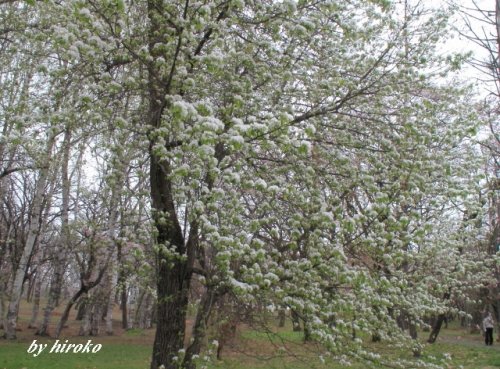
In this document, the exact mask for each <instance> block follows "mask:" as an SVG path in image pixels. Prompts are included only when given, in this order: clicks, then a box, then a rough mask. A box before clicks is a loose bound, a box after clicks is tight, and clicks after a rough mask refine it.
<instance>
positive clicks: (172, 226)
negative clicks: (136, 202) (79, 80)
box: [148, 1, 194, 369]
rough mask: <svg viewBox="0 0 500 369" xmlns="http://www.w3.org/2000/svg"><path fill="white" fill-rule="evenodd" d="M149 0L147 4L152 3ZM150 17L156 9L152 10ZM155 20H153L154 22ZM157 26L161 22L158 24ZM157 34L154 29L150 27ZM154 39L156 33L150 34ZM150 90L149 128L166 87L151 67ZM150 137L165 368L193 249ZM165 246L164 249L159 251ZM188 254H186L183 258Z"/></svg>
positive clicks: (155, 357) (159, 348)
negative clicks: (183, 228) (184, 233)
mask: <svg viewBox="0 0 500 369" xmlns="http://www.w3.org/2000/svg"><path fill="white" fill-rule="evenodd" d="M153 3H155V1H150V2H149V5H150V6H155V4H153ZM151 11H152V12H153V13H155V14H154V15H153V18H154V17H156V16H157V15H156V10H152V9H151ZM157 22H158V21H157V20H156V21H154V22H153V23H154V24H156V23H157ZM157 26H158V27H160V26H161V25H157ZM151 32H152V34H156V30H154V31H153V30H152V31H151ZM151 37H152V39H151V40H150V41H151V42H155V40H156V37H157V36H151ZM149 76H150V86H149V88H150V90H149V104H150V106H149V115H148V120H149V124H150V126H151V128H153V129H156V128H159V127H160V124H161V117H162V114H163V110H164V108H165V90H164V89H163V88H161V87H159V86H158V81H157V80H156V78H155V71H154V70H151V71H150V73H149ZM156 144H157V142H156V140H155V139H151V142H150V147H149V154H150V191H151V207H152V213H153V221H154V225H155V228H156V231H157V232H156V240H155V241H156V242H155V243H156V245H157V246H158V251H157V254H156V258H157V260H156V272H157V274H156V278H157V280H156V285H157V287H156V290H157V299H158V304H157V313H158V314H157V317H158V319H157V327H156V335H155V341H154V345H153V354H152V359H151V369H158V368H159V367H160V366H162V365H163V366H164V367H165V369H176V368H177V366H178V365H177V363H176V362H175V361H174V360H173V358H174V357H176V356H178V351H179V350H180V349H181V348H183V346H184V334H185V328H186V314H187V308H188V292H189V285H190V279H191V270H190V269H191V268H190V267H189V264H190V263H192V260H193V257H194V256H193V255H192V253H193V252H194V250H192V248H190V247H189V246H187V245H186V244H185V240H184V235H183V232H182V229H181V227H180V224H179V220H178V217H177V213H176V208H175V203H174V199H173V191H172V183H171V181H170V179H169V178H168V177H169V175H170V173H171V168H170V164H169V163H168V160H167V159H165V158H161V157H159V156H158V153H157V151H155V150H154V146H155V145H156ZM162 250H165V251H162ZM186 256H187V258H186Z"/></svg>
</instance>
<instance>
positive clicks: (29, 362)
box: [0, 329, 500, 369]
mask: <svg viewBox="0 0 500 369" xmlns="http://www.w3.org/2000/svg"><path fill="white" fill-rule="evenodd" d="M152 337H153V331H151V330H150V331H140V330H135V331H131V332H126V333H124V334H122V335H120V336H111V337H105V336H103V337H90V338H78V337H71V338H69V342H71V343H80V342H82V343H85V342H87V340H88V339H92V342H93V343H100V344H101V345H102V349H101V350H100V351H99V352H98V353H95V354H88V353H80V354H74V353H67V354H56V353H49V352H48V351H49V349H50V347H51V346H52V344H53V343H54V340H53V339H42V340H40V338H38V337H34V338H33V337H31V338H30V339H28V340H27V339H26V338H23V339H20V340H18V341H15V342H9V341H5V340H0V369H73V368H74V369H118V368H119V369H142V368H148V367H149V360H150V355H151V343H152V342H151V341H152ZM33 339H37V343H47V344H48V347H47V349H45V351H44V352H42V353H41V354H40V355H39V356H38V357H33V355H32V354H28V353H27V348H28V347H29V345H30V344H31V342H32V340H33ZM282 340H283V341H282ZM283 342H286V346H287V348H288V350H289V352H288V353H292V354H293V357H290V356H289V355H285V354H282V355H280V354H279V352H280V351H279V349H278V348H279V347H280V345H282V344H283ZM313 349H314V347H312V346H311V347H307V345H304V344H303V343H302V338H301V334H300V333H294V332H290V331H283V332H280V333H279V334H278V335H276V336H275V335H272V336H268V335H267V334H265V333H261V332H256V331H254V330H250V329H246V330H245V329H243V330H241V331H240V332H239V335H238V337H237V339H235V341H234V342H233V343H232V344H231V345H230V346H228V347H227V348H226V349H225V350H224V354H223V356H224V357H223V359H222V360H220V361H217V360H212V362H211V363H210V364H209V366H208V367H209V368H210V369H285V368H287V369H314V368H318V369H326V368H328V369H340V368H344V367H345V366H342V365H340V364H338V363H337V364H336V363H334V362H333V363H332V362H330V363H327V364H322V363H321V361H320V360H319V357H318V355H316V354H314V353H313ZM387 350H388V349H387V348H384V347H383V345H382V346H381V351H382V352H389V351H387ZM277 352H278V354H277ZM391 355H398V356H401V357H409V354H408V353H404V352H394V351H392V352H391ZM445 356H449V357H450V358H451V359H450V360H443V359H444V357H445ZM423 358H424V360H426V361H430V362H434V363H442V364H443V365H444V367H445V368H447V369H458V368H463V369H493V368H500V343H498V342H496V343H495V345H494V346H493V347H485V346H484V345H483V344H482V340H481V336H479V335H468V334H465V333H464V332H463V331H462V330H460V329H448V330H444V331H443V332H442V334H441V335H440V338H439V339H438V342H437V343H436V344H434V345H428V346H426V348H425V351H424V355H423ZM364 367H365V366H363V365H360V364H359V365H354V366H353V368H355V369H362V368H364Z"/></svg>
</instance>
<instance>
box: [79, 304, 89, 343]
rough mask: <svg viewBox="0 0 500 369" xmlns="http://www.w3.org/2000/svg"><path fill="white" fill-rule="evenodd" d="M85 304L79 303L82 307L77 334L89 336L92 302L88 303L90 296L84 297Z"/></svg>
mask: <svg viewBox="0 0 500 369" xmlns="http://www.w3.org/2000/svg"><path fill="white" fill-rule="evenodd" d="M84 300H85V304H83V305H81V306H83V308H82V312H83V313H82V320H81V323H80V331H79V332H78V335H79V336H89V335H90V329H91V319H92V303H90V298H88V297H87V298H85V299H84Z"/></svg>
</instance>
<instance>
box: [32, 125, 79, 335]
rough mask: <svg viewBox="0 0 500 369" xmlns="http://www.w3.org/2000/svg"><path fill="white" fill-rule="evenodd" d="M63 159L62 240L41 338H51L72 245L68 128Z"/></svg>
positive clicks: (55, 257) (55, 254)
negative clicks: (54, 312)
mask: <svg viewBox="0 0 500 369" xmlns="http://www.w3.org/2000/svg"><path fill="white" fill-rule="evenodd" d="M62 150H63V158H62V165H61V177H62V215H61V239H60V242H59V243H58V244H56V245H54V249H53V252H52V260H53V266H54V273H53V275H52V279H51V282H50V289H49V299H48V301H47V305H46V307H45V310H44V315H43V322H42V324H41V326H40V328H39V329H38V332H37V333H36V334H37V335H39V336H49V335H50V333H49V324H50V319H51V317H52V312H53V311H54V309H55V308H56V307H57V306H58V305H59V298H60V296H61V289H62V282H63V277H64V272H65V269H66V265H65V264H66V257H65V255H66V252H67V249H68V248H69V245H70V234H69V232H70V230H69V198H70V191H71V183H70V180H69V160H70V152H71V130H70V129H69V127H68V126H66V128H65V131H64V140H63V147H62Z"/></svg>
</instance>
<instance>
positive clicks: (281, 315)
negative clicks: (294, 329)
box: [278, 309, 286, 328]
mask: <svg viewBox="0 0 500 369" xmlns="http://www.w3.org/2000/svg"><path fill="white" fill-rule="evenodd" d="M285 323H286V311H285V309H279V310H278V327H280V328H283V327H284V326H285Z"/></svg>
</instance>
